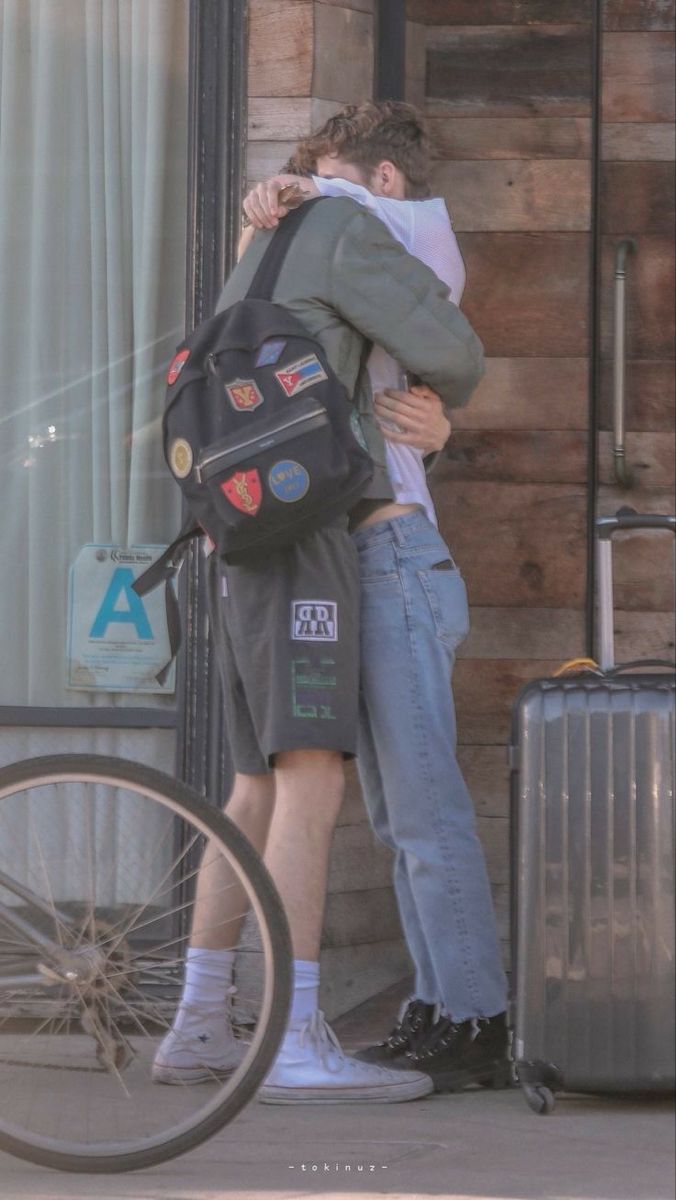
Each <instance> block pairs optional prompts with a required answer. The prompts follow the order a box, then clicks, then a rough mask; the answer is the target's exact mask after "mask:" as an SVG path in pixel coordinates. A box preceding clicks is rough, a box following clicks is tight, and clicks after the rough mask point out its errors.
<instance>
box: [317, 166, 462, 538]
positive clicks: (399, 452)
mask: <svg viewBox="0 0 676 1200" xmlns="http://www.w3.org/2000/svg"><path fill="white" fill-rule="evenodd" d="M312 179H313V182H314V183H315V185H316V187H317V188H318V190H319V191H320V192H321V194H322V195H323V196H351V197H352V198H353V199H354V200H357V201H358V202H359V204H363V205H364V207H365V208H368V209H370V210H371V212H372V213H374V214H375V216H376V217H379V218H380V220H381V221H382V222H383V224H385V225H386V226H387V228H388V229H389V231H390V233H391V234H392V236H393V237H395V238H396V239H397V241H398V242H401V244H402V246H403V247H404V249H406V250H408V252H409V254H413V255H415V257H416V258H419V259H420V260H421V262H424V263H425V265H426V266H428V267H430V268H431V269H432V270H433V271H434V273H435V274H436V275H438V276H439V278H440V279H441V280H443V282H444V283H445V284H446V285H447V286H448V297H449V300H452V301H453V303H454V304H457V305H459V304H460V300H461V298H462V293H463V289H464V286H465V277H466V276H465V264H464V262H463V261H462V256H461V254H460V248H459V246H458V243H457V241H456V237H455V234H454V232H453V227H452V225H451V219H450V217H449V215H448V211H447V209H446V205H445V203H444V201H443V200H441V199H438V198H435V199H432V200H391V199H390V198H389V196H374V194H373V192H370V191H369V190H368V188H365V187H362V186H361V185H360V184H358V183H351V182H350V181H349V180H347V179H322V178H321V177H320V176H318V175H313V177H312ZM366 366H367V370H368V373H369V379H370V381H371V389H372V391H373V392H374V393H375V392H382V391H384V390H385V388H398V387H400V383H401V371H400V368H399V365H398V363H397V362H396V361H395V359H393V358H392V356H391V355H389V354H387V353H386V351H385V350H383V348H382V347H381V346H374V347H373V350H372V351H371V354H370V355H369V359H368V362H367V364H366ZM385 453H386V463H387V471H388V474H389V477H390V483H391V484H392V490H393V492H394V497H395V500H396V502H397V504H420V505H421V506H422V507H423V508H424V509H425V512H426V513H427V516H428V517H429V519H430V521H431V522H432V523H433V524H434V525H436V524H437V519H436V514H435V511H434V505H433V503H432V497H431V496H430V493H429V488H428V486H427V477H426V474H425V466H424V463H423V455H422V451H420V450H416V449H415V448H414V447H413V446H402V445H399V444H396V443H394V442H387V441H386V442H385Z"/></svg>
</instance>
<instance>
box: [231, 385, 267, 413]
mask: <svg viewBox="0 0 676 1200" xmlns="http://www.w3.org/2000/svg"><path fill="white" fill-rule="evenodd" d="M225 390H226V392H227V396H228V400H229V401H230V403H231V404H232V407H233V408H236V409H237V410H238V412H253V410H254V408H258V406H259V404H262V403H263V397H262V395H261V393H260V391H259V390H258V388H257V387H256V384H255V383H254V381H253V379H231V381H230V383H226V384H225Z"/></svg>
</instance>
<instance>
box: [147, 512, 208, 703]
mask: <svg viewBox="0 0 676 1200" xmlns="http://www.w3.org/2000/svg"><path fill="white" fill-rule="evenodd" d="M203 534H204V530H203V529H202V528H201V527H200V526H199V525H196V524H195V521H194V520H193V518H192V517H188V518H187V520H186V521H185V522H184V524H183V526H182V528H181V532H180V533H179V535H178V537H176V538H174V540H173V542H172V543H171V545H170V546H167V548H166V550H165V551H164V552H163V553H162V554H160V557H159V558H156V559H155V562H154V563H151V564H150V566H149V567H148V568H147V569H146V570H145V571H144V572H143V574H142V575H139V577H138V579H135V580H134V582H133V583H132V585H131V586H132V588H133V590H134V591H135V592H136V595H137V596H146V595H147V594H148V592H152V591H153V590H154V589H155V588H156V587H159V586H160V584H161V583H164V607H165V611H166V614H167V633H168V634H169V650H170V656H169V659H168V660H167V662H166V663H165V664H164V666H163V667H162V669H161V670H160V671H158V672H157V675H156V676H155V678H156V680H157V682H158V683H159V684H160V685H163V684H164V681H165V680H166V678H167V675H168V674H169V669H170V667H171V664H172V663H173V661H174V659H175V658H176V655H177V654H178V652H179V650H180V647H181V614H180V611H179V607H178V600H177V599H176V593H175V591H174V588H173V586H172V585H173V581H174V578H175V577H176V575H178V572H179V570H180V568H181V566H182V564H183V559H184V558H185V556H186V554H187V552H188V542H190V541H191V539H192V538H195V537H202V536H203Z"/></svg>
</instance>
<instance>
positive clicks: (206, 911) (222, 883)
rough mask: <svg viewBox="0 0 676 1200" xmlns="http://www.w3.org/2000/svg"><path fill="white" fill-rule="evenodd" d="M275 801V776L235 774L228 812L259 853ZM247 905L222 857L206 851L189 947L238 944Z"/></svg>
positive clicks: (199, 878) (198, 885)
mask: <svg viewBox="0 0 676 1200" xmlns="http://www.w3.org/2000/svg"><path fill="white" fill-rule="evenodd" d="M274 802H275V782H274V777H273V776H272V775H236V776H235V782H234V785H233V789H232V793H231V796H230V799H229V801H228V804H227V806H226V812H227V815H228V817H230V819H231V820H232V821H234V823H235V825H236V826H237V827H238V829H240V830H241V832H242V833H243V834H244V836H245V837H246V838H248V840H249V841H250V842H251V844H252V846H253V847H254V849H255V850H257V851H258V853H259V854H261V855H262V854H263V852H264V850H265V843H266V840H267V836H268V828H269V825H270V819H271V817H272V812H273V808H274ZM247 908H248V902H247V900H246V897H245V894H244V892H243V890H242V888H241V887H240V886H239V885H238V883H237V881H236V878H235V876H234V874H233V872H232V871H231V870H230V869H229V868H228V867H227V864H226V863H225V862H224V861H223V859H222V857H221V856H220V855H215V856H214V855H213V853H210V849H209V847H208V846H207V849H206V851H205V853H204V858H203V859H202V865H201V867H200V871H199V877H198V880H197V894H196V901H195V909H194V913H193V926H192V929H193V931H192V936H191V938H190V945H191V947H192V948H193V949H195V950H226V949H229V948H231V947H234V946H236V945H237V941H238V939H239V933H240V927H241V924H242V920H243V918H244V916H245V915H246V911H247Z"/></svg>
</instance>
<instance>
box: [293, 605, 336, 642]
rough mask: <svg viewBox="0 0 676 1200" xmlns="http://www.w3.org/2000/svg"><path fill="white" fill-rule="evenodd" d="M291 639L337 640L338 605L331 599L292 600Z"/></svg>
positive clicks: (303, 640)
mask: <svg viewBox="0 0 676 1200" xmlns="http://www.w3.org/2000/svg"><path fill="white" fill-rule="evenodd" d="M291 639H292V641H294V642H337V641H338V605H337V604H334V603H333V602H332V601H331V600H292V602H291Z"/></svg>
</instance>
